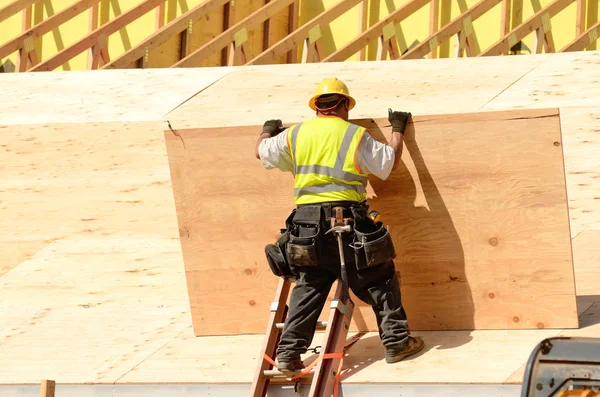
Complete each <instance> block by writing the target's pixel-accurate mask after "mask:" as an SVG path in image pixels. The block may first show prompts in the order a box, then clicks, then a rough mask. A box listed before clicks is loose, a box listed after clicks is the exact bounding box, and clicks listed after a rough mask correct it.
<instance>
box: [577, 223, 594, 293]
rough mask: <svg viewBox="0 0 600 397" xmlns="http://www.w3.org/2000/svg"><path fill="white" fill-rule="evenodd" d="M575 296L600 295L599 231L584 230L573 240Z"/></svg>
mask: <svg viewBox="0 0 600 397" xmlns="http://www.w3.org/2000/svg"><path fill="white" fill-rule="evenodd" d="M573 261H574V263H575V285H576V286H577V295H597V294H600V287H599V286H600V230H585V231H583V232H581V233H579V234H578V235H577V236H576V237H575V238H574V239H573Z"/></svg>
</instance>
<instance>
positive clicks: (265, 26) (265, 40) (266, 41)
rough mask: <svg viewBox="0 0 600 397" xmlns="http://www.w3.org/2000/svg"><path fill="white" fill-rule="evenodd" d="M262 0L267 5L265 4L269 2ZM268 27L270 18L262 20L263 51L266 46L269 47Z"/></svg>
mask: <svg viewBox="0 0 600 397" xmlns="http://www.w3.org/2000/svg"><path fill="white" fill-rule="evenodd" d="M264 1H265V5H267V4H269V1H270V0H264ZM270 27H271V21H270V20H268V19H267V20H266V21H265V22H263V47H262V50H263V51H265V50H266V49H267V48H269V32H270Z"/></svg>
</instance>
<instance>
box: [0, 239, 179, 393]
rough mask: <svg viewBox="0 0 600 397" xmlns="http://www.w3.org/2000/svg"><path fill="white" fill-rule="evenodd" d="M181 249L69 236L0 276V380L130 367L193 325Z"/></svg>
mask: <svg viewBox="0 0 600 397" xmlns="http://www.w3.org/2000/svg"><path fill="white" fill-rule="evenodd" d="M179 255H180V246H179V242H178V241H176V240H172V239H160V238H137V239H135V238H132V239H123V238H93V239H81V238H79V239H78V238H70V239H65V240H61V241H56V242H54V243H52V244H50V245H48V246H47V247H46V248H45V249H43V250H41V251H40V252H38V253H37V254H36V255H35V256H34V257H32V258H30V259H29V260H27V261H25V262H24V263H22V264H21V265H20V266H18V267H17V268H15V269H13V270H12V271H11V272H9V273H8V274H6V275H5V276H4V277H2V278H0V383H32V382H39V379H40V378H43V379H57V380H58V381H59V382H60V383H85V382H100V383H112V382H115V381H116V380H118V379H119V378H121V377H122V376H123V375H125V374H126V373H128V372H129V371H130V370H131V369H132V368H133V367H134V366H135V365H137V364H139V363H140V362H142V361H144V360H145V359H147V358H148V357H150V356H151V355H152V354H153V353H154V352H155V351H157V350H158V349H160V348H161V347H162V346H164V345H165V344H166V343H168V342H169V341H171V340H172V339H173V338H175V337H176V336H177V335H179V333H181V332H183V331H184V330H185V329H186V328H188V327H189V326H190V322H191V319H190V314H189V305H188V300H187V295H186V292H185V278H184V272H183V268H182V267H181V266H179V263H178V261H177V259H178V257H179ZM74 363H76V365H75V364H74Z"/></svg>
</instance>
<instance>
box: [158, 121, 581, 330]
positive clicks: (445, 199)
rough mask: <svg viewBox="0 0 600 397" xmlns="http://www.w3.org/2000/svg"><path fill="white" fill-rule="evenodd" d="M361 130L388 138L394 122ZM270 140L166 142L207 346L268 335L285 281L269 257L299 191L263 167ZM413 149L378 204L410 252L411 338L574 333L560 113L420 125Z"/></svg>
mask: <svg viewBox="0 0 600 397" xmlns="http://www.w3.org/2000/svg"><path fill="white" fill-rule="evenodd" d="M356 122H357V123H359V124H362V125H365V126H367V127H369V128H371V131H372V134H373V136H374V137H375V138H376V139H379V140H381V141H384V140H385V139H386V138H385V137H387V136H389V128H387V127H382V126H384V125H387V124H388V121H387V119H377V120H373V119H369V120H356ZM259 130H260V127H259V126H254V127H235V128H233V127H232V128H220V129H218V128H215V129H196V130H191V129H190V130H178V131H177V132H178V134H177V135H175V134H174V133H173V132H171V131H165V137H166V143H167V151H168V155H169V163H170V169H171V175H172V180H173V189H174V194H175V203H176V208H177V217H178V222H179V229H180V235H181V236H182V238H181V241H182V247H183V255H184V262H185V266H186V277H187V280H188V290H189V295H190V301H191V308H192V315H193V319H194V329H195V332H196V334H197V335H215V334H241V333H262V332H264V326H265V324H266V319H267V315H268V306H269V304H270V302H271V300H272V293H273V292H274V290H275V285H276V283H277V278H276V277H275V276H273V275H272V274H271V273H270V271H269V270H268V266H267V264H266V260H265V258H264V252H263V248H264V245H265V244H267V243H269V242H272V241H273V240H274V239H275V237H276V234H277V232H278V229H279V228H280V227H281V225H283V222H284V220H285V218H286V216H287V215H288V214H289V212H290V211H291V209H292V208H293V204H292V203H293V198H292V190H293V189H292V178H291V176H290V175H289V174H285V173H282V172H279V171H271V172H266V171H265V170H264V169H263V168H262V165H261V163H260V161H258V160H256V159H255V158H254V157H253V148H254V144H255V142H256V137H257V132H258V131H259ZM405 141H406V149H405V151H404V153H403V156H402V159H403V163H402V164H401V166H400V167H399V169H398V170H396V171H394V173H393V174H392V175H391V176H390V178H389V179H388V180H387V181H384V182H382V181H380V180H378V179H376V178H374V177H373V178H370V179H369V182H370V185H369V188H368V192H369V203H370V205H371V207H372V208H374V209H377V210H378V211H380V212H381V213H382V214H383V221H384V222H385V223H386V225H388V226H389V228H390V231H391V234H392V236H393V238H394V241H395V245H396V247H397V249H398V251H399V253H400V256H399V258H398V260H397V262H396V264H397V270H398V271H399V272H400V274H401V279H402V290H403V300H404V303H405V306H406V309H407V312H408V315H409V323H410V326H411V328H412V329H417V330H419V329H430V330H431V329H473V328H476V329H513V328H560V327H576V326H577V308H576V302H575V290H574V280H573V265H572V257H571V245H570V238H569V225H568V213H567V203H566V191H565V180H564V168H563V160H562V147H561V146H562V144H561V137H560V128H559V116H558V112H557V110H539V111H519V112H492V113H480V114H466V115H440V116H427V117H415V118H414V129H413V128H412V127H411V128H410V129H409V131H408V132H407V135H406V137H405ZM440 142H444V145H442V146H441V145H440ZM225 146H226V147H227V148H228V149H227V150H226V151H224V150H222V148H223V147H225ZM230 153H238V155H236V156H231V155H230ZM244 153H245V154H244ZM215 164H218V167H219V172H207V170H208V169H214V167H215ZM208 187H210V188H208ZM265 203H268V205H266V204H265ZM215 297H220V298H224V299H215ZM227 297H229V298H227ZM359 311H360V315H357V316H356V318H355V320H359V321H360V319H361V318H363V319H364V321H365V324H366V325H367V327H368V329H370V330H376V325H375V322H374V320H373V318H372V317H373V316H372V311H371V309H370V307H367V306H364V305H359ZM355 322H356V321H355Z"/></svg>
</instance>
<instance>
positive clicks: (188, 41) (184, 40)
mask: <svg viewBox="0 0 600 397" xmlns="http://www.w3.org/2000/svg"><path fill="white" fill-rule="evenodd" d="M193 29H194V21H193V20H192V19H189V20H188V27H187V29H186V30H184V31H183V32H181V51H180V54H179V59H183V58H185V57H186V56H188V54H189V53H190V51H192V32H193Z"/></svg>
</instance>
